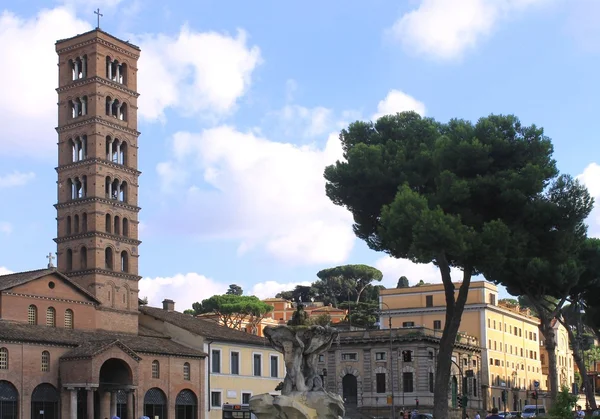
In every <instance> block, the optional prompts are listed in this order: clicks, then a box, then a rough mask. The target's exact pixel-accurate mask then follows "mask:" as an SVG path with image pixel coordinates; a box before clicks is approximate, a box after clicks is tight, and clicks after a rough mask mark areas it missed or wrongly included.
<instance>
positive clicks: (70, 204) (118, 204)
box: [54, 197, 141, 212]
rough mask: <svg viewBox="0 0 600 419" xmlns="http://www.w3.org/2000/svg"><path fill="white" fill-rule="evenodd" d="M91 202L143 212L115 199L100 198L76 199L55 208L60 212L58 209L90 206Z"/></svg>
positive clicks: (55, 205)
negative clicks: (82, 205)
mask: <svg viewBox="0 0 600 419" xmlns="http://www.w3.org/2000/svg"><path fill="white" fill-rule="evenodd" d="M90 202H94V203H100V204H105V205H109V206H115V207H120V208H123V209H126V210H129V211H132V212H140V210H141V208H140V207H136V206H133V205H129V204H125V203H123V202H121V201H115V200H113V199H106V198H98V197H89V198H81V199H74V200H72V201H67V202H62V203H58V204H54V208H56V209H57V210H58V209H64V208H69V207H74V206H79V205H81V204H88V203H90Z"/></svg>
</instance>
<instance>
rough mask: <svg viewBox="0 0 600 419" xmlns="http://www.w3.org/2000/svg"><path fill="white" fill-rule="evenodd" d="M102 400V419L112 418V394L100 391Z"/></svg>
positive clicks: (99, 394)
mask: <svg viewBox="0 0 600 419" xmlns="http://www.w3.org/2000/svg"><path fill="white" fill-rule="evenodd" d="M98 396H99V399H100V418H101V419H104V418H112V416H111V414H110V393H108V392H106V391H100V390H98Z"/></svg>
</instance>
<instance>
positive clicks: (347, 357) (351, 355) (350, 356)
mask: <svg viewBox="0 0 600 419" xmlns="http://www.w3.org/2000/svg"><path fill="white" fill-rule="evenodd" d="M356 360H358V354H357V353H356V352H346V353H343V354H342V361H356Z"/></svg>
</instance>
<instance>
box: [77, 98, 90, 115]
mask: <svg viewBox="0 0 600 419" xmlns="http://www.w3.org/2000/svg"><path fill="white" fill-rule="evenodd" d="M80 102H81V110H80V112H79V116H84V115H87V107H88V98H87V96H83V97H82V98H81V99H80Z"/></svg>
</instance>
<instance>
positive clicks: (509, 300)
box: [498, 298, 519, 306]
mask: <svg viewBox="0 0 600 419" xmlns="http://www.w3.org/2000/svg"><path fill="white" fill-rule="evenodd" d="M498 302H502V303H507V304H512V305H514V306H518V305H519V301H518V300H517V299H515V298H502V299H500V300H498Z"/></svg>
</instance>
